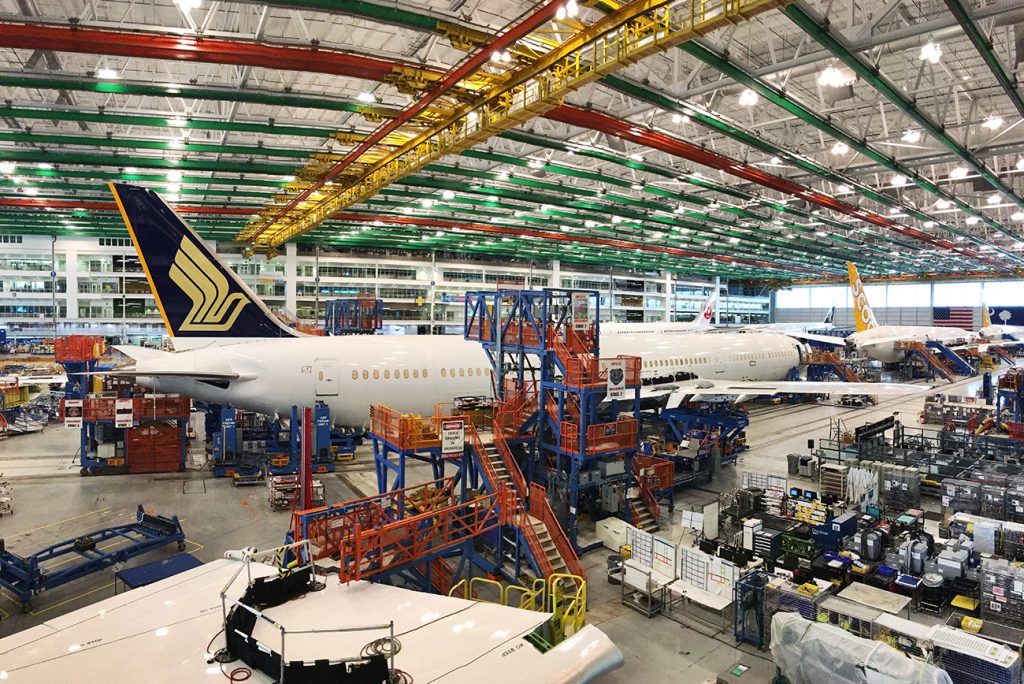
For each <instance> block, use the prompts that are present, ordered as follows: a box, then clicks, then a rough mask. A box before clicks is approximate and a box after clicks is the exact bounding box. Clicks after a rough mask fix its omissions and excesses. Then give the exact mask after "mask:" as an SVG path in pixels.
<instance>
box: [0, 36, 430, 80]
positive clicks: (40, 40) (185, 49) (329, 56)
mask: <svg viewBox="0 0 1024 684" xmlns="http://www.w3.org/2000/svg"><path fill="white" fill-rule="evenodd" d="M0 47H6V48H24V49H28V50H35V49H47V50H57V51H58V52H81V53H85V54H91V55H119V56H122V57H144V58H150V59H174V60H183V61H188V62H205V63H212V64H242V65H248V66H254V67H266V68H268V69H287V70H289V71H309V72H315V73H321V74H333V75H335V76H349V77H352V78H363V79H367V80H371V81H383V80H384V77H385V76H386V75H388V74H390V73H391V72H392V71H394V70H395V68H396V67H407V68H410V69H416V70H419V71H428V72H432V73H436V74H437V75H441V73H443V72H440V71H436V70H434V69H429V68H424V67H422V66H420V65H418V64H409V63H402V62H395V61H392V60H385V59H378V58H376V57H366V56H364V55H359V54H356V53H353V52H344V51H342V50H328V49H323V48H317V47H299V46H292V45H273V44H269V43H256V42H252V41H241V40H228V39H225V38H199V37H195V36H175V35H163V34H157V33H142V32H130V31H111V30H108V29H91V28H76V27H71V26H51V25H47V24H15V23H10V22H0Z"/></svg>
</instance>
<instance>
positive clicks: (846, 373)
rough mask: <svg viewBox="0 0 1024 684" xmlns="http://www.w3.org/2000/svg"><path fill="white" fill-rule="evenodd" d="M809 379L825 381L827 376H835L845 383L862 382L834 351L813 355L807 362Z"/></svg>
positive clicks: (820, 351) (822, 351) (818, 352)
mask: <svg viewBox="0 0 1024 684" xmlns="http://www.w3.org/2000/svg"><path fill="white" fill-rule="evenodd" d="M806 365H807V379H808V380H811V381H816V380H823V379H825V376H827V375H835V376H836V377H837V378H839V379H840V380H842V381H843V382H862V381H863V378H861V377H860V376H859V375H857V373H856V372H855V371H854V370H853V369H852V368H850V366H849V364H847V363H846V361H845V360H843V358H842V357H841V356H839V354H836V353H835V352H834V351H828V350H818V351H815V352H813V353H812V354H811V356H810V358H809V359H808V360H807V364H806Z"/></svg>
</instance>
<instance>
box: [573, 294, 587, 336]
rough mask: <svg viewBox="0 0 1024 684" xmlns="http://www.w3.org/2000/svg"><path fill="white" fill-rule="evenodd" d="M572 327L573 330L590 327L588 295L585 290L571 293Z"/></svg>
mask: <svg viewBox="0 0 1024 684" xmlns="http://www.w3.org/2000/svg"><path fill="white" fill-rule="evenodd" d="M572 327H573V329H574V330H586V329H587V328H588V327H590V296H589V295H588V294H587V293H585V292H573V293H572Z"/></svg>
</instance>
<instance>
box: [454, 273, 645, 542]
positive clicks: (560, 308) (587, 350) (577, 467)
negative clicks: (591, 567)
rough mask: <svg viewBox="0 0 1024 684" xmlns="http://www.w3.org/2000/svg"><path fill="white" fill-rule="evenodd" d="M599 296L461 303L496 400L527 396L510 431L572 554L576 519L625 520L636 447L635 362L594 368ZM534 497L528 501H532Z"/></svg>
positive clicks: (503, 293) (526, 296)
mask: <svg viewBox="0 0 1024 684" xmlns="http://www.w3.org/2000/svg"><path fill="white" fill-rule="evenodd" d="M599 321H600V296H599V294H598V293H597V292H595V291H590V290H568V289H560V288H545V289H543V290H497V291H490V292H470V293H468V294H467V295H466V304H465V315H464V330H465V332H464V334H465V338H466V339H467V340H473V341H476V342H479V343H481V344H482V345H483V348H484V350H485V351H486V353H487V357H488V359H489V361H490V364H491V368H492V371H493V373H494V378H495V392H496V394H497V396H498V398H499V399H500V400H509V399H510V398H512V397H514V396H525V395H529V396H530V397H531V398H532V400H533V407H532V409H531V410H530V411H529V412H528V413H527V414H524V415H523V416H522V420H521V422H520V424H519V425H517V426H514V437H513V438H512V439H510V440H509V442H510V444H513V445H515V446H517V447H518V451H519V456H520V463H519V465H520V468H521V470H522V472H523V474H524V476H525V478H526V480H527V482H528V483H536V484H539V485H542V486H544V487H545V489H546V492H547V497H548V499H549V502H550V504H551V506H552V508H553V509H554V511H555V513H556V515H557V516H558V519H559V522H560V523H561V525H562V528H563V529H564V530H565V532H566V534H567V535H568V537H569V540H570V541H571V543H572V544H573V546H574V547H575V548H576V549H577V550H584V551H585V550H587V549H589V548H595V547H596V546H599V545H600V544H599V542H598V543H594V544H591V545H589V546H587V547H586V548H583V545H581V544H580V541H579V527H578V517H579V515H581V514H583V513H587V514H591V515H594V516H596V515H602V514H604V513H607V512H609V511H608V509H609V507H611V506H612V505H613V504H612V502H614V501H615V500H616V498H618V499H619V506H615V508H616V510H614V511H612V512H614V513H619V514H624V513H626V512H628V511H627V505H626V504H627V503H628V502H630V501H631V498H630V496H629V490H630V488H631V487H632V486H633V484H634V474H633V456H634V455H635V453H636V451H637V446H638V440H639V436H638V425H639V414H640V360H639V359H638V358H637V357H625V356H623V357H616V358H614V359H601V358H600V346H599V340H600V322H599ZM531 495H532V494H531Z"/></svg>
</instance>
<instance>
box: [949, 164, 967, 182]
mask: <svg viewBox="0 0 1024 684" xmlns="http://www.w3.org/2000/svg"><path fill="white" fill-rule="evenodd" d="M968 173H970V169H968V168H967V167H966V166H957V167H956V168H954V169H952V170H951V171H950V172H949V178H950V180H963V179H964V178H967V174H968Z"/></svg>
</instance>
